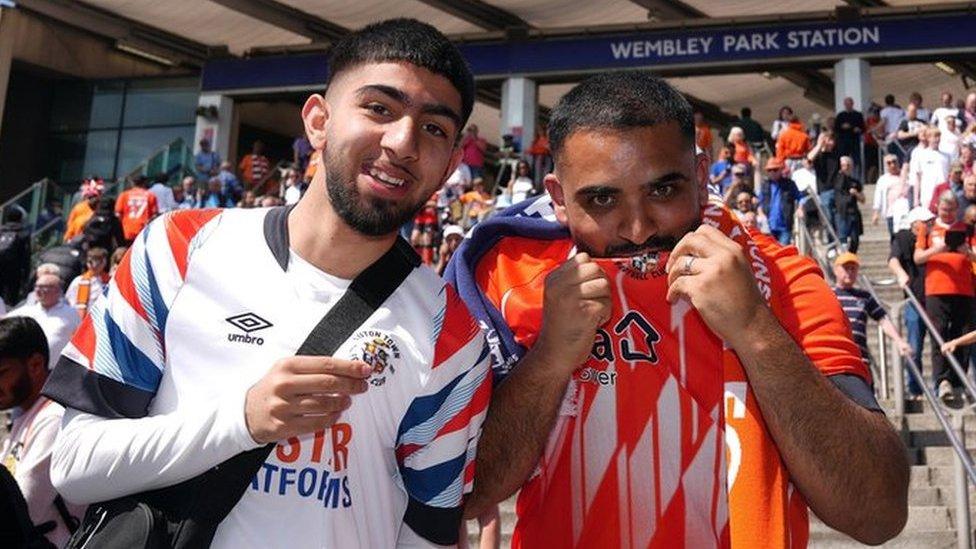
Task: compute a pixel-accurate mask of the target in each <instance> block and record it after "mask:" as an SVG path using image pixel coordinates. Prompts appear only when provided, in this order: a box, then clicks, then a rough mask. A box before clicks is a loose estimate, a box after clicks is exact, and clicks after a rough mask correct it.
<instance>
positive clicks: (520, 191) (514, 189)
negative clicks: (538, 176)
mask: <svg viewBox="0 0 976 549" xmlns="http://www.w3.org/2000/svg"><path fill="white" fill-rule="evenodd" d="M534 188H535V186H534V184H533V183H532V168H531V167H530V166H529V163H528V162H526V161H525V160H519V161H518V164H517V165H516V166H515V170H513V171H512V179H511V180H510V181H509V182H508V190H509V192H510V193H511V194H512V204H518V203H519V202H522V201H523V200H525V199H527V198H529V196H531V195H532V190H533V189H534Z"/></svg>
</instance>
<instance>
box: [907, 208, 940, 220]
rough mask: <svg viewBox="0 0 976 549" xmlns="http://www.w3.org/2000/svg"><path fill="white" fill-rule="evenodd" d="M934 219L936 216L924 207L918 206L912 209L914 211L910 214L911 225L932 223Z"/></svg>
mask: <svg viewBox="0 0 976 549" xmlns="http://www.w3.org/2000/svg"><path fill="white" fill-rule="evenodd" d="M933 219H935V214H934V213H932V212H931V211H930V210H929V209H928V208H926V207H924V206H916V207H914V208H912V211H910V212H908V222H909V223H915V222H916V221H931V220H933Z"/></svg>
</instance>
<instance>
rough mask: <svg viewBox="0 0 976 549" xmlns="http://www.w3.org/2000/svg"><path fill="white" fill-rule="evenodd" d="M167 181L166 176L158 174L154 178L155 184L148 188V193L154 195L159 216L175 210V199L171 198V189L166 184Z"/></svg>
mask: <svg viewBox="0 0 976 549" xmlns="http://www.w3.org/2000/svg"><path fill="white" fill-rule="evenodd" d="M168 180H169V178H168V177H166V174H159V175H158V176H156V182H155V183H153V185H152V187H149V192H151V193H153V194H154V195H156V206H157V207H158V208H159V213H160V214H164V213H166V212H168V211H170V210H175V209H176V197H174V196H173V189H171V188H170V186H169V184H168V183H167V181H168Z"/></svg>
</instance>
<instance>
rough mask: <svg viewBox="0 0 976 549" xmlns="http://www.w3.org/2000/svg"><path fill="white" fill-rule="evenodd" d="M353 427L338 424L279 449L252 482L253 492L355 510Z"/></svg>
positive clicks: (296, 438)
mask: <svg viewBox="0 0 976 549" xmlns="http://www.w3.org/2000/svg"><path fill="white" fill-rule="evenodd" d="M352 432H353V431H352V425H350V424H348V423H336V424H335V425H333V426H332V427H330V428H328V429H320V430H318V431H315V433H313V434H312V435H307V436H304V437H302V438H299V437H291V438H289V439H288V440H284V441H281V442H279V443H278V444H277V445H276V446H275V451H274V454H272V456H273V457H272V458H270V459H268V461H266V462H265V463H264V464H263V465H262V466H261V469H260V470H259V471H258V472H257V474H255V475H254V478H253V479H251V490H253V491H255V492H260V493H265V494H270V495H277V496H280V497H289V498H293V497H296V496H297V497H299V498H301V499H303V500H306V501H309V502H317V503H316V505H321V506H322V507H324V508H326V509H338V508H348V507H351V506H352V493H351V491H350V489H349V477H348V476H347V474H348V467H349V464H350V458H351V456H350V447H349V443H350V441H351V440H352Z"/></svg>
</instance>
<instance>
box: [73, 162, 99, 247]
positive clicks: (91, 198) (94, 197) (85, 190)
mask: <svg viewBox="0 0 976 549" xmlns="http://www.w3.org/2000/svg"><path fill="white" fill-rule="evenodd" d="M103 192H105V185H104V184H103V183H102V180H101V179H94V178H93V179H89V180H88V181H85V182H84V183H82V185H81V202H79V203H77V204H75V206H74V208H71V212H70V213H69V214H68V224H67V226H66V227H65V230H64V241H65V242H70V241H71V239H73V238H75V237H76V236H78V235H80V234H81V232H82V231H83V230H84V229H85V223H88V220H89V219H91V217H92V216H93V215H95V206H96V205H97V204H98V198H99V197H100V196H102V193H103Z"/></svg>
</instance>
